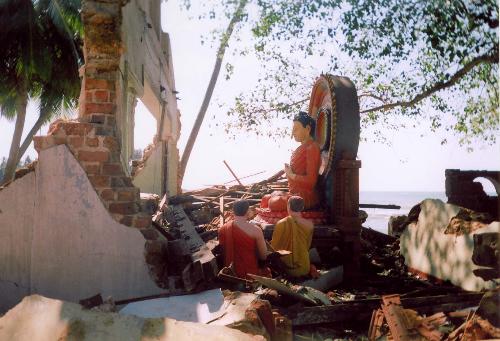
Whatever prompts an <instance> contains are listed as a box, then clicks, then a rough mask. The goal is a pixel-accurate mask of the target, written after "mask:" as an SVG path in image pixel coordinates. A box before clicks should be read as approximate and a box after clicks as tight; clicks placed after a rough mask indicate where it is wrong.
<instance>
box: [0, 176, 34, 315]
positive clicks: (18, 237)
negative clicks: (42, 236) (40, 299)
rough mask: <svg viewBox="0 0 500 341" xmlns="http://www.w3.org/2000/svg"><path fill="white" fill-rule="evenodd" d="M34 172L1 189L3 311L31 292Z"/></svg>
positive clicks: (0, 301)
mask: <svg viewBox="0 0 500 341" xmlns="http://www.w3.org/2000/svg"><path fill="white" fill-rule="evenodd" d="M35 177H36V176H35V173H34V172H32V173H29V174H27V175H25V176H24V177H22V178H21V179H18V180H16V181H15V182H14V183H12V184H11V185H10V186H8V187H6V188H4V189H3V190H1V191H0V313H1V312H2V311H5V310H6V309H7V308H10V307H12V306H14V305H16V304H17V303H19V301H20V300H21V299H22V298H23V297H24V296H26V295H29V294H30V260H31V242H32V239H33V218H34V212H35V210H34V199H35Z"/></svg>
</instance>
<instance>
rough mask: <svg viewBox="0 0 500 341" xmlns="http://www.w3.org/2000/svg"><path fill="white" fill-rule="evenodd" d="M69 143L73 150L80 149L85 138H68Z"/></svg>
mask: <svg viewBox="0 0 500 341" xmlns="http://www.w3.org/2000/svg"><path fill="white" fill-rule="evenodd" d="M68 143H69V145H70V146H71V147H73V148H80V147H81V146H83V137H81V136H70V137H69V138H68Z"/></svg>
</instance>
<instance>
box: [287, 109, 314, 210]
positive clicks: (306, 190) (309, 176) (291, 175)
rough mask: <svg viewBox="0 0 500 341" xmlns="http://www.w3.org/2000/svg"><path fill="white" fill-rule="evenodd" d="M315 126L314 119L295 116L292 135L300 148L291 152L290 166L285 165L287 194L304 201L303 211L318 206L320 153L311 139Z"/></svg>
mask: <svg viewBox="0 0 500 341" xmlns="http://www.w3.org/2000/svg"><path fill="white" fill-rule="evenodd" d="M315 124H316V123H315V122H314V119H313V118H312V117H311V116H309V115H308V114H307V113H305V112H303V111H301V112H299V113H298V114H297V115H295V117H294V118H293V130H292V135H293V138H294V139H295V141H297V142H300V146H299V147H298V148H297V149H296V150H295V151H294V152H293V154H292V157H291V160H290V165H288V164H285V174H286V177H287V179H288V188H289V192H290V194H291V195H298V196H300V197H302V198H303V199H304V204H305V209H309V208H312V207H314V206H316V205H317V204H318V193H317V191H316V182H317V180H318V173H319V167H320V162H321V152H320V148H319V145H318V144H317V143H316V142H315V141H314V139H313V136H314V128H315Z"/></svg>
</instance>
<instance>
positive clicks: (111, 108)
mask: <svg viewBox="0 0 500 341" xmlns="http://www.w3.org/2000/svg"><path fill="white" fill-rule="evenodd" d="M114 112H115V105H114V104H113V103H86V104H85V115H92V114H113V113H114Z"/></svg>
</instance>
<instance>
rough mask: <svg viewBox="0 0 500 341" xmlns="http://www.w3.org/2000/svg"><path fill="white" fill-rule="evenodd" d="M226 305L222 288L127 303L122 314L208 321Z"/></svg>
mask: <svg viewBox="0 0 500 341" xmlns="http://www.w3.org/2000/svg"><path fill="white" fill-rule="evenodd" d="M223 305H224V296H223V295H222V292H221V290H220V289H212V290H207V291H203V292H200V293H198V294H192V295H181V296H171V297H164V298H156V299H151V300H145V301H140V302H134V303H130V304H127V305H126V306H125V307H123V308H122V309H121V310H120V314H124V315H135V316H139V317H144V318H158V317H168V318H173V319H175V320H178V321H185V322H200V323H207V322H209V321H211V320H213V319H214V318H216V317H218V316H219V315H220V314H222V313H223V311H222V312H220V310H221V309H222V308H223Z"/></svg>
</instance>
